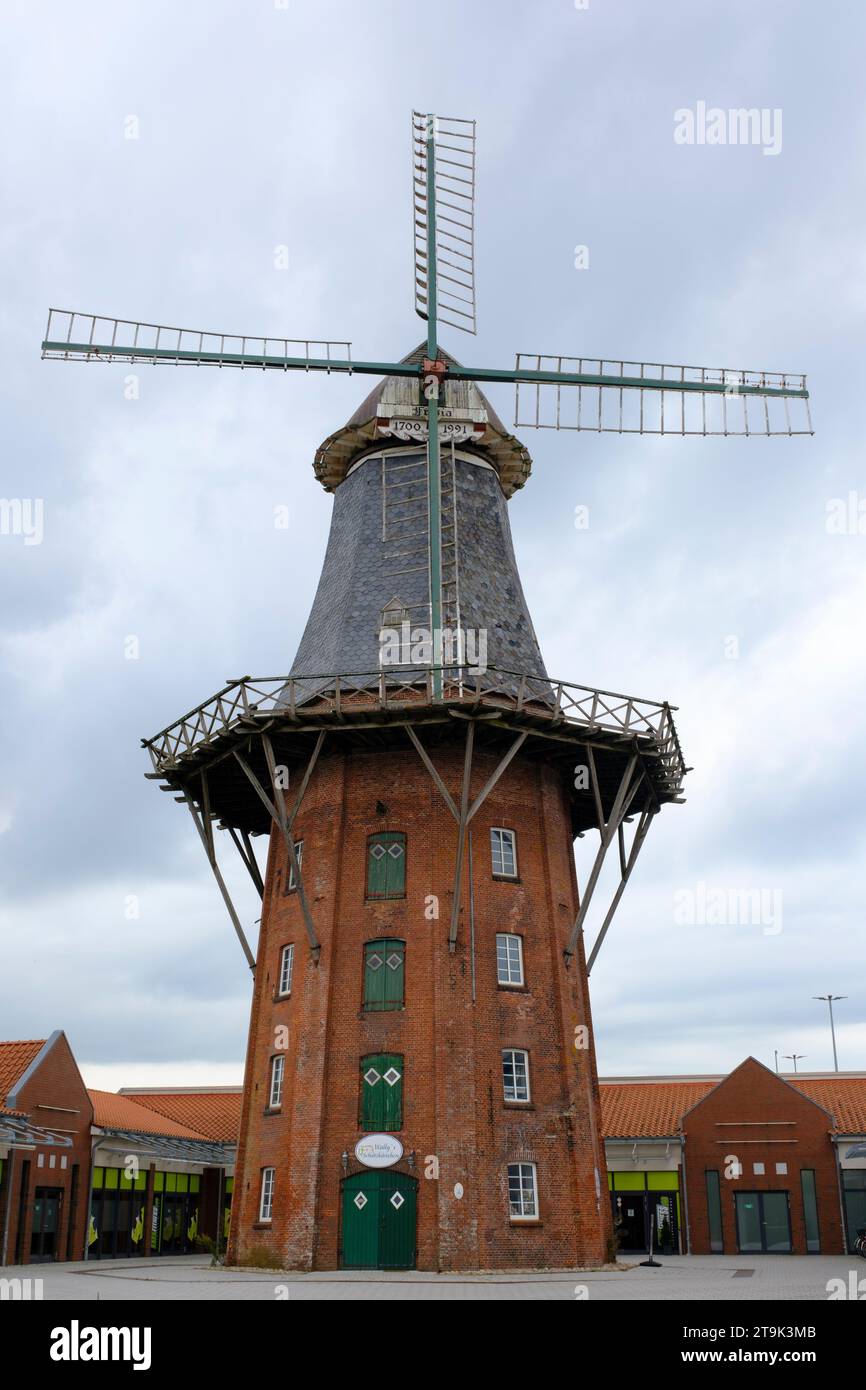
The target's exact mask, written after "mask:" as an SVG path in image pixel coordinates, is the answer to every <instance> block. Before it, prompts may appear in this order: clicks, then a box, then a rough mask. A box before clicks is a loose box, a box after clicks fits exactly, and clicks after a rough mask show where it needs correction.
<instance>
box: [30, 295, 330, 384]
mask: <svg viewBox="0 0 866 1390" xmlns="http://www.w3.org/2000/svg"><path fill="white" fill-rule="evenodd" d="M42 356H43V357H46V358H59V359H61V360H62V361H80V362H129V361H144V362H152V363H154V364H157V363H161V364H168V365H169V366H183V365H191V366H203V365H208V366H215V367H258V368H260V369H264V368H277V369H280V368H282V369H283V370H284V371H290V370H292V369H298V368H301V369H302V370H303V369H304V368H306V369H307V370H326V371H352V369H353V363H352V344H351V343H348V342H335V341H333V340H330V341H329V340H327V339H321V338H320V339H315V338H263V337H255V336H244V335H241V334H237V333H209V332H206V331H204V330H202V329H198V328H170V327H168V326H167V325H166V324H159V323H140V322H138V321H136V320H135V319H115V318H109V317H107V316H104V315H100V314H81V313H77V312H75V311H73V310H71V309H49V310H48V325H47V327H46V330H45V338H44V340H43V343H42Z"/></svg>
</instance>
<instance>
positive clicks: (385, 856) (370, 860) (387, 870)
mask: <svg viewBox="0 0 866 1390" xmlns="http://www.w3.org/2000/svg"><path fill="white" fill-rule="evenodd" d="M405 896H406V836H405V835H404V834H403V833H402V831H398V830H382V831H379V833H378V834H376V835H370V836H369V837H368V839H367V897H368V898H405Z"/></svg>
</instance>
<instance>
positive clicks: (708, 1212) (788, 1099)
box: [601, 1057, 866, 1255]
mask: <svg viewBox="0 0 866 1390" xmlns="http://www.w3.org/2000/svg"><path fill="white" fill-rule="evenodd" d="M601 1098H602V1124H603V1128H604V1133H605V1153H606V1159H607V1171H608V1188H609V1191H610V1201H611V1211H612V1215H613V1220H614V1228H615V1231H616V1235H617V1241H618V1245H619V1249H620V1250H621V1251H624V1252H628V1251H638V1250H641V1251H643V1250H646V1249H647V1247H648V1243H649V1239H650V1232H651V1231H652V1238H653V1246H654V1249H657V1250H661V1251H662V1252H667V1253H677V1252H683V1253H685V1252H688V1253H692V1254H696V1255H708V1254H728V1255H734V1254H749V1255H752V1254H760V1253H766V1254H799V1255H805V1254H836V1253H841V1252H843V1251H845V1250H850V1249H851V1247H852V1244H853V1241H854V1239H855V1238H856V1235H857V1231H858V1230H859V1229H860V1228H862V1227H864V1226H866V1157H857V1150H858V1147H859V1148H861V1149H862V1147H863V1145H864V1142H866V1074H864V1073H862V1072H856V1073H854V1072H826V1073H807V1074H800V1075H796V1076H780V1075H777V1074H776V1073H775V1072H773V1071H771V1070H770V1069H769V1068H767V1067H765V1066H764V1065H763V1064H762V1063H761V1062H758V1061H756V1060H755V1058H754V1057H749V1058H747V1059H746V1060H745V1061H744V1062H742V1063H741V1065H740V1066H739V1067H737V1068H735V1070H734V1071H732V1072H731V1073H730V1074H729V1075H728V1076H647V1077H615V1078H606V1079H602V1082H601Z"/></svg>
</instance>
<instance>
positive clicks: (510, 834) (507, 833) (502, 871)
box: [490, 825, 517, 878]
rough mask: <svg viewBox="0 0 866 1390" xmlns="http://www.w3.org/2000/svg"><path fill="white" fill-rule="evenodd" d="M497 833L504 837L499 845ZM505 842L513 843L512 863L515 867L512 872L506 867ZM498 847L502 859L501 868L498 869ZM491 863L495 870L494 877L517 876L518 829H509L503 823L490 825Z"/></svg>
mask: <svg viewBox="0 0 866 1390" xmlns="http://www.w3.org/2000/svg"><path fill="white" fill-rule="evenodd" d="M497 835H499V836H502V837H503V839H501V840H500V841H499V843H498V845H497V841H496V838H495V837H496V836H497ZM505 837H507V839H506V838H505ZM504 843H510V844H511V859H512V863H513V865H514V867H513V869H511V871H510V872H509V870H508V869H506V867H505V854H504V853H503V845H504ZM497 849H498V850H499V859H500V863H501V868H499V869H497V867H496V851H497ZM490 864H491V868H492V870H493V877H494V878H517V831H516V830H508V829H507V828H506V827H505V826H503V825H491V827H490Z"/></svg>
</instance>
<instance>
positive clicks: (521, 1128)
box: [42, 112, 812, 1269]
mask: <svg viewBox="0 0 866 1390" xmlns="http://www.w3.org/2000/svg"><path fill="white" fill-rule="evenodd" d="M475 152H476V139H475V123H474V122H473V121H466V120H462V119H450V118H449V119H446V118H442V117H436V116H433V115H424V114H420V113H417V112H415V113H413V116H412V207H413V234H414V292H415V309H416V312H417V313H418V314H419V315H420V317H421V318H423V319H425V320H426V324H427V334H426V340H425V341H424V342H423V343H422V344H420V345H419V347H418V348H416V349H415V350H414V351H413V352H410V353H409V354H408V355H407V356H406V357H404V358H402V359H401V360H399V361H385V362H374V361H366V360H360V361H359V360H357V359H356V358H354V357H353V355H352V348H351V344H350V343H348V342H339V341H335V340H324V339H320V340H313V339H289V338H272V337H256V338H254V337H249V336H233V335H229V334H222V333H219V334H215V333H209V332H204V331H199V330H190V329H181V328H170V327H167V326H165V325H159V324H146V323H143V322H139V321H132V320H121V319H114V318H105V317H101V316H98V315H93V314H80V313H78V312H72V311H68V310H55V309H52V310H50V311H49V316H48V327H47V330H46V335H45V339H44V341H43V343H42V355H43V357H45V358H49V359H59V360H62V361H75V360H78V361H90V362H124V363H128V362H135V361H140V362H147V363H153V364H155V365H156V364H164V365H177V366H181V365H194V366H204V365H210V366H216V367H237V368H240V369H242V370H263V371H284V372H290V371H291V372H297V371H303V372H310V371H315V372H326V373H332V372H339V373H351V374H354V373H358V374H359V375H372V376H375V377H379V378H382V380H381V381H380V383H379V384H378V385H377V386H376V387H375V388H374V390H373V391H372V392H371V393H370V395H369V396H368V397H367V398H366V400H365V401H364V402H363V403H362V405H361V406H360V407H359V408H358V409H357V410H356V412H355V414H354V415H353V416H352V418H351V419H350V420H349V421H348V422H347V423H346V424H345V425H344V426H342V427H341V428H340V429H338V430H337V431H335V432H334V433H333V434H331V435H330V436H329V437H328V438H327V439H326V440H325V442H324V443H323V444H322V445H321V446H320V448H319V450H318V451H317V453H316V457H315V464H314V467H315V471H316V474H317V476H318V478H319V480H320V482H321V483H322V484H323V486H324V487H325V488H326V490H328V491H330V492H333V493H334V511H333V516H332V521H331V534H330V539H329V542H328V550H327V552H326V556H325V561H324V566H323V570H322V577H321V579H320V582H319V587H318V590H317V593H316V597H315V600H314V604H313V608H312V612H311V615H310V618H309V620H308V623H307V627H306V629H305V632H304V635H303V637H302V639H301V644H300V647H299V650H298V654H297V656H296V658H295V662H294V664H293V666H292V669H291V671H290V672H289V674H288V675H281V676H274V677H261V678H252V677H243V678H241V679H240V680H233V681H230V682H229V683H228V684H226V686H225V687H224V688H222V689H221V690H219V691H218V692H217V693H216V694H215V695H213V696H212V697H211V698H210V699H208V700H206V701H205V702H203V703H202V704H201V705H199V706H198V707H197V708H196V709H194V710H191V711H189V712H188V713H187V714H185V715H184V716H182V718H180V719H179V720H176V721H174V723H172V724H170V725H168V726H167V727H166V728H164V729H162V730H161V731H160V732H159V733H158V734H156V735H155V736H153V737H152V738H149V739H146V740H143V743H144V746H145V748H146V750H147V752H148V754H149V756H150V759H151V766H152V771H151V772H150V773H149V774H148V775H149V776H151V777H152V778H154V779H156V780H158V781H159V782H160V783H161V786H162V789H163V790H165V791H168V792H172V793H175V794H176V799H177V800H179V801H183V802H184V803H185V804H186V806H187V808H188V810H189V812H190V814H191V816H192V819H193V821H194V824H195V827H196V831H197V833H198V835H199V838H200V840H201V842H202V845H203V847H204V850H205V853H206V856H207V859H208V862H209V864H210V866H211V869H212V871H213V874H214V876H215V878H216V881H217V884H218V886H219V889H220V892H221V894H222V897H223V899H224V901H225V904H226V908H227V910H228V912H229V915H230V918H231V921H232V924H233V926H234V929H235V932H236V933H237V935H238V938H239V940H240V942H241V945H242V948H243V950H244V953H245V956H246V959H247V962H248V964H249V965H250V967H251V968H253V969H254V997H253V1012H252V1018H251V1024H250V1036H249V1044H248V1053H247V1072H246V1081H245V1088H244V1107H243V1114H242V1120H241V1150H240V1153H239V1170H238V1176H237V1177H236V1180H235V1194H236V1196H237V1201H238V1204H239V1205H238V1210H237V1212H233V1215H232V1245H231V1249H230V1254H231V1256H232V1258H241V1257H243V1256H244V1254H245V1253H247V1252H248V1251H249V1250H251V1249H252V1248H253V1247H255V1246H260V1245H261V1244H262V1243H265V1244H267V1245H269V1247H270V1250H271V1252H272V1253H273V1254H274V1255H275V1256H276V1257H277V1262H278V1263H281V1264H284V1265H286V1266H287V1267H299V1268H311V1267H313V1266H314V1264H315V1266H316V1267H319V1268H330V1267H337V1265H338V1264H341V1263H342V1264H344V1265H348V1266H360V1267H369V1265H370V1264H371V1263H372V1264H373V1265H378V1266H380V1267H388V1268H400V1267H410V1266H412V1265H414V1264H415V1263H416V1262H417V1263H418V1264H419V1265H420V1266H421V1267H426V1268H439V1269H449V1268H451V1269H462V1268H479V1267H481V1268H497V1267H512V1266H518V1267H526V1266H528V1265H531V1264H535V1263H539V1261H540V1262H541V1263H543V1264H547V1265H550V1266H562V1267H567V1266H569V1265H570V1264H572V1263H574V1262H575V1261H580V1262H581V1263H587V1264H595V1263H600V1262H601V1261H602V1260H603V1259H604V1257H605V1251H606V1248H607V1242H608V1240H609V1238H610V1213H609V1211H608V1210H607V1207H606V1203H605V1202H604V1201H603V1199H602V1191H603V1186H604V1155H603V1149H602V1145H601V1141H600V1137H599V1120H598V1091H597V1073H596V1065H595V1051H594V1043H593V1039H592V1030H591V1022H590V1006H589V991H588V981H587V977H588V973H589V970H590V969H591V967H592V965H593V962H594V961H595V959H596V957H597V955H598V951H599V949H600V947H601V944H602V942H603V940H604V938H605V934H606V932H607V930H608V928H609V926H610V923H611V920H612V918H613V915H614V913H615V911H616V908H617V906H618V904H619V902H620V899H621V897H622V894H623V892H624V890H625V887H626V885H627V883H628V881H629V878H630V876H631V873H632V870H633V869H634V866H635V862H636V860H637V856H638V854H639V852H640V849H641V847H642V845H643V843H644V841H645V839H646V836H647V833H648V831H649V828H650V825H651V823H652V821H653V819H654V817H655V815H656V814H657V813H658V811H659V810H660V809H661V807H662V806H663V805H665V804H670V803H672V802H678V801H680V800H682V796H681V791H682V783H683V778H684V776H685V773H686V772H687V770H688V769H687V768H686V766H685V762H684V759H683V755H682V751H681V749H680V745H679V740H678V737H677V732H676V727H675V724H674V718H673V711H672V707H671V706H670V705H669V704H667V702H663V701H653V700H644V699H638V698H636V697H633V696H627V695H621V694H618V693H615V692H611V691H606V690H599V689H593V688H590V687H586V686H580V685H577V684H574V683H572V682H567V681H561V680H555V679H554V678H552V677H550V676H549V675H548V674H547V672H546V670H545V668H544V664H543V661H542V658H541V652H540V649H539V646H538V642H537V639H536V637H535V633H534V629H533V626H532V621H531V617H530V615H529V612H528V608H527V606H526V602H525V599H524V596H523V591H522V586H521V583H520V577H519V574H518V572H517V567H516V561H515V558H514V552H513V547H512V543H511V535H510V527H509V523H508V517H507V501H508V499H509V498H510V497H511V496H512V495H513V493H514V492H515V491H516V490H518V489H519V488H521V487H522V486H523V485H524V483H525V482H526V479H527V477H528V476H529V472H530V467H531V460H530V457H529V454H528V452H527V450H526V448H525V446H524V445H523V444H522V443H521V441H520V440H519V439H518V438H516V436H515V435H514V434H513V433H512V432H511V431H510V430H509V429H508V428H507V427H506V426H505V425H504V424H503V423H502V421H501V420H500V419H499V418H498V416H497V415H496V412H495V411H494V410H493V408H492V406H491V405H490V403H489V402H488V401H487V400H486V398H485V396H484V394H483V391H482V387H483V386H485V385H488V384H491V383H492V384H502V383H505V384H512V385H513V386H514V388H515V428H520V427H522V426H530V427H533V428H552V429H561V430H563V429H573V430H582V431H593V432H604V431H614V432H618V433H632V432H634V433H640V434H659V435H664V434H678V435H687V434H701V435H710V434H722V435H726V434H741V435H752V434H763V435H770V434H787V435H793V434H801V433H811V432H812V431H811V422H810V419H809V409H808V392H807V389H806V383H805V378H804V377H802V376H793V375H791V374H788V373H780V372H772V373H771V372H755V371H744V370H736V371H731V370H726V369H721V368H715V369H710V368H691V367H685V366H676V367H675V366H670V365H667V364H658V363H648V362H629V361H626V360H621V361H609V360H606V359H590V358H587V357H566V356H552V355H548V354H527V353H518V354H517V357H516V362H515V366H514V367H513V368H510V369H507V368H501V369H500V368H495V367H477V366H467V365H465V364H463V363H460V362H458V361H457V360H456V359H455V358H454V357H453V356H451V355H450V354H448V353H447V352H446V351H445V349H444V348H443V346H442V345H441V343H440V341H439V325H440V324H448V325H449V326H451V327H454V328H460V329H461V330H463V331H466V332H468V333H470V334H473V333H474V332H475V328H476V292H475V172H476V169H475V163H476V153H475ZM419 622H423V624H424V625H425V627H424V629H423V630H426V632H427V635H428V639H429V640H428V641H427V642H426V644H425V642H424V641H421V642H420V644H419V648H418V650H417V651H416V650H415V648H414V647H413V648H412V650H411V651H410V653H409V654H408V657H407V658H406V659H400V660H398V661H397V662H396V663H394V664H390V663H386V661H385V660H384V657H383V655H382V648H381V644H380V638H381V634H382V632H383V630H386V629H387V630H391V629H392V628H396V627H400V628H406V629H408V630H409V632H410V635H412V636H413V637H414V634H415V632H420V631H422V628H421V627H417V628H416V627H415V624H416V623H419ZM454 628H456V631H457V634H458V641H457V644H456V649H455V647H454V645H453V643H451V641H450V636H451V634H452V629H454ZM469 630H472V631H474V632H476V633H478V632H481V631H483V632H485V633H488V630H489V643H490V649H491V656H490V660H489V662H488V661H487V660H486V659H485V660H484V661H478V660H474V661H473V660H470V659H469V654H468V652H467V649H466V645H465V644H464V643H463V641H462V639H461V633H464V631H469ZM473 656H476V657H477V652H476V653H473ZM289 787H290V788H291V793H290V794H289V795H287V791H288V789H289ZM630 824H633V826H634V829H633V833H632V838H631V842H630V844H627V842H626V832H625V827H626V826H627V825H630ZM215 827H217V828H221V829H223V830H225V831H227V832H228V834H229V836H230V838H231V840H232V842H233V843H234V846H235V848H236V849H237V851H238V853H239V855H240V858H241V861H242V863H243V865H244V867H245V869H246V871H247V872H248V874H249V877H250V879H251V880H252V883H253V885H254V887H255V889H256V892H257V893H258V894H259V896H260V897H261V899H262V917H261V929H260V933H259V944H258V951H257V954H256V955H255V956H254V954H253V951H252V949H251V947H250V945H249V942H248V941H247V938H246V935H245V932H244V927H243V924H242V922H241V918H240V915H239V913H238V911H237V909H236V908H235V906H234V904H233V901H232V898H231V895H230V892H229V888H228V885H227V883H226V880H225V879H224V877H223V875H222V873H221V870H220V867H219V864H218V859H217V853H216V836H215V834H214V828H215ZM589 830H596V831H597V832H598V834H599V845H598V850H597V853H596V856H595V860H594V863H593V865H592V869H591V871H590V873H589V875H588V878H587V881H586V883H585V885H584V886H583V892H582V893H581V894H580V896H579V897H578V892H577V883H576V879H575V871H574V857H573V839H574V837H575V836H576V835H583V834H584V833H586V832H587V831H589ZM260 835H266V836H269V843H270V849H269V856H268V865H267V869H266V872H265V873H264V874H263V873H262V871H261V869H260V867H259V864H258V860H257V858H256V855H255V853H254V850H253V846H252V842H251V837H255V836H260ZM614 844H616V845H617V847H618V857H619V882H618V883H617V885H616V887H615V890H614V892H613V895H612V899H611V902H610V905H609V907H608V909H607V911H606V913H605V915H604V919H603V921H602V924H601V927H600V929H599V931H598V934H597V936H596V940H595V943H594V945H593V947H592V950H591V951H590V952H589V955H588V959H587V957H586V955H585V951H584V943H583V932H584V923H585V920H586V915H587V911H588V908H589V906H590V903H591V901H592V899H593V895H594V893H595V892H596V889H597V887H598V884H599V881H600V876H601V871H602V868H603V865H604V862H605V859H606V856H607V854H608V852H609V850H610V849H611V847H612V846H613V845H614ZM440 903H441V904H442V907H443V910H442V913H441V916H442V917H443V918H444V919H445V920H447V922H448V930H447V947H448V949H447V951H442V950H441V949H440V948H439V940H440V938H439V933H438V930H437V928H436V924H437V923H438V921H439V917H440ZM421 905H423V912H422V910H421ZM299 981H300V983H299ZM281 1028H285V1029H286V1030H287V1032H288V1034H289V1035H290V1037H291V1039H292V1041H291V1048H292V1053H291V1056H292V1057H296V1058H297V1066H296V1068H295V1070H294V1071H292V1072H289V1071H288V1069H287V1068H286V1065H285V1056H283V1057H282V1059H281V1058H280V1057H279V1056H278V1055H277V1054H275V1053H274V1050H273V1037H274V1030H275V1029H276V1030H277V1031H279V1030H280V1029H281ZM503 1030H507V1031H503ZM552 1042H553V1043H554V1044H555V1046H554V1047H553V1049H552V1051H551V1043H552ZM543 1054H549V1055H550V1056H551V1057H552V1058H553V1059H554V1060H553V1061H551V1062H550V1064H549V1066H548V1067H547V1069H546V1070H544V1069H543V1068H539V1070H538V1071H537V1072H536V1073H535V1076H534V1080H533V1083H532V1092H531V1095H532V1112H531V1113H528V1112H526V1111H525V1112H524V1113H523V1114H522V1115H521V1116H520V1117H519V1123H515V1116H514V1107H517V1108H519V1107H520V1106H521V1105H525V1104H526V1102H527V1101H528V1100H529V1096H530V1089H529V1088H530V1081H529V1070H530V1065H531V1066H532V1067H535V1066H536V1061H533V1058H536V1059H537V1058H538V1057H539V1055H543ZM353 1057H357V1058H358V1059H359V1062H360V1067H356V1066H354V1065H352V1064H350V1065H348V1067H347V1062H346V1059H347V1058H353ZM301 1062H303V1066H301ZM497 1068H500V1069H501V1070H502V1075H503V1091H504V1102H503V1105H504V1108H503V1109H502V1110H501V1112H500V1111H497V1110H496V1109H495V1107H494V1102H493V1096H492V1091H491V1089H490V1078H491V1076H492V1075H493V1074H494V1072H495V1071H496V1069H497ZM290 1085H291V1087H292V1089H291V1091H288V1090H287V1088H288V1087H289V1086H290ZM263 1096H266V1097H267V1098H268V1099H269V1104H268V1106H267V1108H266V1110H265V1112H264V1117H263V1115H262V1111H261V1098H262V1097H263ZM482 1096H485V1097H488V1096H489V1101H488V1100H485V1101H484V1103H482V1102H481V1097H482ZM464 1098H465V1103H464ZM509 1106H510V1107H511V1109H508V1108H507V1107H509ZM407 1107H408V1108H407ZM371 1131H373V1133H372V1136H371ZM377 1131H382V1132H381V1133H380V1132H377ZM398 1134H399V1135H401V1136H402V1138H401V1139H400V1140H399V1141H398V1140H397V1139H396V1138H395V1137H394V1136H396V1135H398ZM404 1141H405V1142H404ZM353 1153H354V1155H355V1157H354V1158H353V1157H352V1156H351V1155H352V1154H353ZM286 1154H291V1155H292V1157H291V1174H290V1175H288V1174H284V1172H283V1167H282V1166H281V1165H283V1164H284V1163H285V1155H286ZM417 1154H420V1155H434V1156H436V1160H437V1163H438V1164H439V1165H440V1166H441V1171H442V1174H443V1175H444V1176H447V1184H448V1185H447V1191H446V1186H445V1185H444V1184H427V1185H426V1186H425V1185H424V1184H421V1185H420V1186H419V1183H418V1180H417V1175H416V1172H415V1167H416V1155H417ZM371 1155H372V1157H371ZM425 1161H426V1160H425ZM379 1167H381V1169H382V1170H383V1171H382V1172H381V1173H378V1172H377V1168H379ZM434 1188H436V1195H433V1192H434ZM562 1193H573V1194H574V1200H573V1203H572V1202H571V1200H569V1201H567V1202H565V1201H561V1200H559V1198H558V1197H555V1196H553V1195H551V1196H548V1194H562ZM450 1194H453V1196H452V1195H450ZM503 1206H504V1208H505V1214H506V1217H505V1222H504V1226H503ZM469 1208H471V1216H472V1219H471V1221H466V1220H465V1219H464V1217H463V1216H461V1210H462V1212H464V1213H465V1212H466V1211H467V1209H469ZM539 1212H541V1213H542V1214H543V1216H544V1220H543V1226H544V1236H543V1240H544V1245H543V1247H542V1250H543V1257H542V1255H540V1253H539V1248H538V1246H537V1245H536V1244H535V1241H536V1237H535V1235H533V1234H532V1230H533V1223H534V1222H537V1220H538V1217H539ZM416 1213H417V1217H416ZM371 1222H372V1223H373V1225H372V1226H371V1225H370V1223H371ZM365 1223H366V1224H365Z"/></svg>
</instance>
